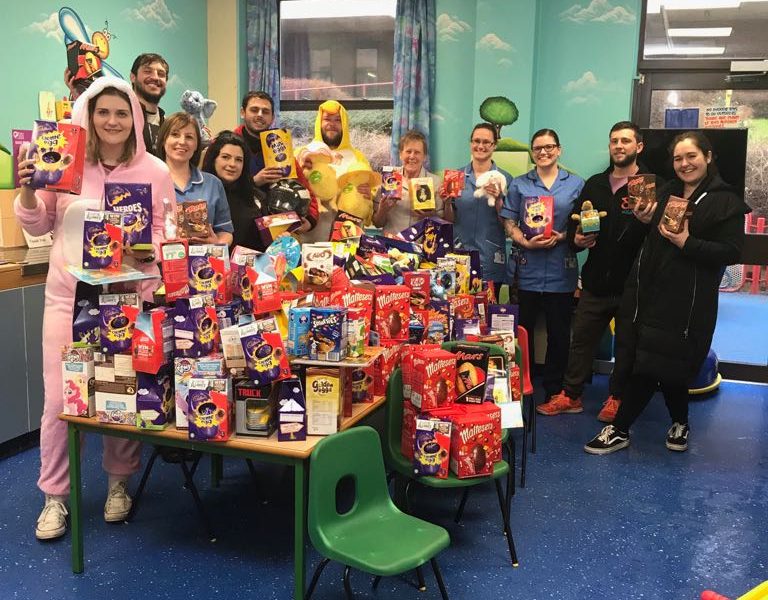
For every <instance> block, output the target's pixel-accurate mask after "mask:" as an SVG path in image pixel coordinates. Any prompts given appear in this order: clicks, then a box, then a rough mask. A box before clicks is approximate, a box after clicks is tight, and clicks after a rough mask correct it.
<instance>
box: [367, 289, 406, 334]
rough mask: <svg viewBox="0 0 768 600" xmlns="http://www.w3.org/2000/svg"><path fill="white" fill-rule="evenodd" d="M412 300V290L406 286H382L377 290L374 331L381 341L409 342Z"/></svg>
mask: <svg viewBox="0 0 768 600" xmlns="http://www.w3.org/2000/svg"><path fill="white" fill-rule="evenodd" d="M410 298H411V290H410V288H408V287H406V286H404V285H380V286H378V287H377V288H376V313H375V320H374V329H375V330H376V331H377V332H378V333H379V336H380V338H381V339H385V340H402V341H407V340H408V324H409V323H410V320H411V301H410Z"/></svg>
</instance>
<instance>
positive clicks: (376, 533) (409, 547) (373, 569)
mask: <svg viewBox="0 0 768 600" xmlns="http://www.w3.org/2000/svg"><path fill="white" fill-rule="evenodd" d="M393 508H394V505H393ZM395 511H397V512H396V513H395V512H392V511H390V510H386V511H379V510H376V511H375V513H376V514H371V513H372V512H374V511H368V512H367V513H366V514H365V524H364V528H361V524H360V523H358V522H356V521H350V522H347V523H340V524H338V525H336V526H333V527H327V528H326V529H325V531H324V532H323V535H324V536H325V540H324V544H325V547H326V548H325V550H324V551H323V554H325V556H327V557H328V558H330V559H331V560H335V561H337V562H340V563H342V564H345V565H349V566H350V567H352V568H354V569H359V570H361V571H365V572H366V573H371V574H373V575H382V576H385V577H386V576H389V575H397V574H399V573H403V572H405V571H410V570H411V569H415V568H416V567H419V566H421V565H423V564H424V563H426V562H428V561H429V559H430V558H432V557H433V556H435V555H436V554H437V553H439V552H441V551H442V550H444V549H445V548H447V547H448V546H449V545H450V543H451V539H450V537H449V536H448V532H447V531H446V530H445V529H443V528H442V527H438V526H437V525H433V524H432V523H428V522H427V521H423V520H422V519H417V518H416V517H412V516H410V515H407V514H405V513H402V512H400V511H399V510H397V509H396V508H395Z"/></svg>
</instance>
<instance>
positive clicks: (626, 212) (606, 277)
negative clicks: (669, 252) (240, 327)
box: [568, 164, 661, 297]
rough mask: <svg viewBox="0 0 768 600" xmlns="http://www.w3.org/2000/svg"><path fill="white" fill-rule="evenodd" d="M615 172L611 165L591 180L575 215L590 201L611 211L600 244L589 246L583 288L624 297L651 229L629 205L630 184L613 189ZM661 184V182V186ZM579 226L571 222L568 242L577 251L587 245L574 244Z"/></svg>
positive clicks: (603, 222)
mask: <svg viewBox="0 0 768 600" xmlns="http://www.w3.org/2000/svg"><path fill="white" fill-rule="evenodd" d="M639 167H640V170H639V171H638V173H648V172H649V171H648V170H647V168H646V167H645V166H643V165H642V164H640V165H639ZM612 171H613V167H612V166H611V167H608V168H607V169H606V170H605V171H603V172H602V173H598V174H596V175H593V176H592V177H590V178H589V179H587V182H586V183H585V184H584V188H583V189H582V190H581V195H580V196H579V199H578V200H577V201H576V203H575V204H574V207H573V214H576V215H578V214H579V213H580V212H581V205H582V203H583V202H584V201H585V200H589V201H590V202H592V206H593V207H594V209H595V210H598V211H603V210H604V211H605V212H607V213H608V214H607V215H606V216H605V217H603V218H602V219H601V220H600V233H599V234H598V236H597V243H596V244H595V245H594V246H593V247H592V248H590V249H589V256H588V257H587V260H586V262H585V263H584V266H583V267H582V269H581V286H582V288H584V289H585V290H587V291H588V292H590V293H591V294H594V295H595V296H602V297H605V296H621V294H622V292H623V291H624V282H625V281H626V279H627V275H628V274H629V271H630V269H632V264H633V263H634V262H635V257H636V256H637V252H638V250H640V246H641V245H642V244H643V240H644V239H645V235H646V233H647V232H648V225H644V224H643V223H641V222H640V221H638V220H637V219H636V218H635V216H634V215H633V214H632V209H631V208H629V207H628V205H627V202H626V201H627V196H628V193H627V186H626V184H625V185H623V186H621V187H620V188H619V189H617V190H616V192H615V193H613V192H611V182H610V180H609V178H608V176H609V174H610V173H611V172H612ZM660 184H661V182H658V181H657V189H658V188H659V187H660ZM577 226H578V223H577V222H576V221H574V220H573V219H571V220H569V221H568V241H569V242H570V244H571V246H572V247H573V249H574V250H575V251H576V252H580V251H582V250H584V248H579V247H578V246H576V245H574V244H573V239H574V236H575V234H576V228H577Z"/></svg>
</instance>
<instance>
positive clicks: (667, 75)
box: [632, 50, 768, 383]
mask: <svg viewBox="0 0 768 600" xmlns="http://www.w3.org/2000/svg"><path fill="white" fill-rule="evenodd" d="M641 51H642V50H641ZM641 56H642V55H641ZM649 62H650V63H653V61H647V60H646V61H640V70H639V75H638V77H637V78H636V80H635V86H634V90H633V98H632V100H633V101H632V120H633V121H634V122H635V123H637V124H638V125H639V126H640V127H649V126H650V115H651V93H652V91H653V90H722V89H731V90H761V89H764V90H768V76H760V75H754V76H752V75H744V76H742V75H738V76H737V77H736V79H731V78H732V77H733V74H732V73H730V70H729V66H730V65H729V64H725V63H727V61H712V62H710V63H709V64H708V67H707V65H705V64H703V63H701V62H700V61H696V63H694V64H691V63H688V64H686V61H683V60H680V61H674V62H672V61H665V64H664V65H657V64H653V65H650V64H649ZM644 67H645V68H644ZM727 78H728V79H727ZM767 93H768V92H767ZM739 264H745V265H756V264H759V265H763V266H766V265H768V235H757V234H747V240H746V243H745V244H744V251H743V252H742V257H741V260H740V263H739ZM719 370H720V374H721V375H722V376H723V377H724V378H725V379H735V380H740V381H749V382H755V383H768V365H753V364H745V363H732V362H728V361H722V362H720V367H719Z"/></svg>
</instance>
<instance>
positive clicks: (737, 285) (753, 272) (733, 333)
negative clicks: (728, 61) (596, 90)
mask: <svg viewBox="0 0 768 600" xmlns="http://www.w3.org/2000/svg"><path fill="white" fill-rule="evenodd" d="M634 100H635V102H634V103H633V119H634V121H635V122H636V123H638V124H639V125H640V127H642V128H647V127H650V128H664V127H665V122H667V123H669V120H670V119H669V117H670V116H673V115H675V114H681V113H679V112H677V111H679V110H681V109H698V128H707V127H713V126H714V127H717V128H722V127H743V128H746V129H747V159H746V169H745V173H744V198H745V200H746V202H747V204H749V205H750V206H751V207H752V211H753V212H752V214H751V215H749V217H748V218H747V220H746V222H745V230H746V232H747V243H746V244H745V251H744V253H743V255H742V259H741V263H740V264H739V265H735V266H733V267H729V268H728V270H727V271H726V275H725V276H724V278H723V282H722V284H721V294H720V307H719V312H718V321H717V327H716V329H715V336H714V339H713V342H712V349H713V350H714V351H715V353H716V354H717V355H718V358H719V360H720V373H721V374H722V376H723V377H725V378H729V379H739V380H745V381H755V382H762V383H768V342H766V340H768V273H767V272H768V76H766V75H758V74H755V75H751V76H736V78H734V76H733V75H731V74H730V73H729V72H728V71H727V70H725V69H722V70H721V69H712V70H710V71H706V70H696V71H694V70H687V69H684V68H681V69H679V70H678V69H659V70H648V71H645V72H641V74H640V76H639V78H638V81H637V85H636V89H635V97H634ZM670 109H671V112H668V111H670ZM694 115H695V113H694ZM723 115H726V118H722V116H723ZM688 116H690V113H688ZM687 128H691V129H693V128H697V127H691V126H690V125H689V126H688V127H687Z"/></svg>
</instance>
